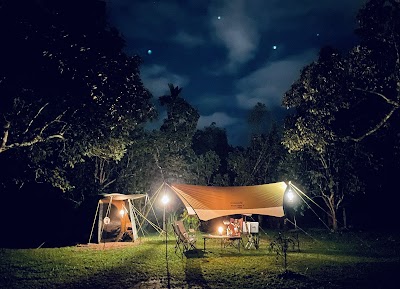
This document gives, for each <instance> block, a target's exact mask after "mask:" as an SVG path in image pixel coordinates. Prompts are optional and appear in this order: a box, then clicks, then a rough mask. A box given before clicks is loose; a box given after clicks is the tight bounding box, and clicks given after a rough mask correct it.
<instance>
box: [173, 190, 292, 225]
mask: <svg viewBox="0 0 400 289" xmlns="http://www.w3.org/2000/svg"><path fill="white" fill-rule="evenodd" d="M170 188H171V189H172V190H173V191H174V192H175V193H176V194H177V195H178V197H179V198H180V199H181V200H182V202H183V204H184V205H185V206H186V209H187V210H188V213H189V214H191V215H193V214H197V216H198V217H199V219H200V220H203V221H207V220H210V219H214V218H217V217H222V216H228V215H235V214H260V215H269V216H275V217H282V216H283V215H284V212H283V195H284V193H285V191H286V188H287V185H286V183H284V182H279V183H272V184H265V185H258V186H242V187H210V186H195V185H186V184H172V185H171V186H170Z"/></svg>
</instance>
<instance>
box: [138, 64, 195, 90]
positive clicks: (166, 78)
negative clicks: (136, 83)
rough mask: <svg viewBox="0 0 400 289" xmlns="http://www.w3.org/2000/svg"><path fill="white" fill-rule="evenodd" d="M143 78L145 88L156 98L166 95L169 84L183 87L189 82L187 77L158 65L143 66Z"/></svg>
mask: <svg viewBox="0 0 400 289" xmlns="http://www.w3.org/2000/svg"><path fill="white" fill-rule="evenodd" d="M141 78H142V80H143V83H144V85H145V87H146V88H147V89H149V90H150V91H151V93H152V94H153V95H154V96H155V97H159V96H161V95H164V94H165V93H167V92H168V91H169V88H168V83H172V84H173V85H175V86H179V87H182V86H185V85H186V84H187V83H188V82H189V79H188V78H187V77H185V76H181V75H178V74H175V73H172V72H170V71H168V70H167V68H166V67H165V66H161V65H156V64H153V65H151V66H143V67H142V68H141Z"/></svg>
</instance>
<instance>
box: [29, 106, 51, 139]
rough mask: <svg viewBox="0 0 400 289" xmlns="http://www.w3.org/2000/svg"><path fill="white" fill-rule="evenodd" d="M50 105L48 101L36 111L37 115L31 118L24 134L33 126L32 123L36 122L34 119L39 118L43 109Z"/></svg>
mask: <svg viewBox="0 0 400 289" xmlns="http://www.w3.org/2000/svg"><path fill="white" fill-rule="evenodd" d="M48 105H49V103H46V104H45V105H43V106H42V107H41V108H40V109H39V110H38V112H37V113H36V115H35V116H34V117H33V118H32V119H31V121H30V122H29V124H28V126H27V128H26V130H25V131H24V132H23V134H26V133H27V132H28V130H29V128H30V127H31V126H32V123H33V122H34V120H35V119H37V118H38V116H39V114H41V113H42V111H43V109H45V107H46V106H48Z"/></svg>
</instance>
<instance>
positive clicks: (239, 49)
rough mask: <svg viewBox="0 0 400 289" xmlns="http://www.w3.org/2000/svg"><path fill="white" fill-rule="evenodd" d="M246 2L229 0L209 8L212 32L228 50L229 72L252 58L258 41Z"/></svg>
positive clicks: (255, 28) (255, 27)
mask: <svg viewBox="0 0 400 289" xmlns="http://www.w3.org/2000/svg"><path fill="white" fill-rule="evenodd" d="M246 4H247V1H245V0H229V1H224V4H223V6H222V7H212V8H211V10H210V14H211V16H210V17H211V19H212V20H211V27H212V33H213V35H214V37H215V38H216V39H217V41H218V42H220V43H222V44H223V45H224V46H225V48H226V49H227V50H228V64H227V66H226V69H227V70H228V71H229V72H234V71H236V70H237V69H238V68H239V66H240V65H242V64H244V63H246V62H248V61H249V60H250V59H252V58H253V57H254V56H255V53H256V50H257V46H258V43H259V38H260V35H259V33H258V30H257V26H256V23H255V22H254V21H253V20H252V19H251V17H249V16H248V15H247V14H246V9H245V8H246ZM219 17H220V19H218V18H219Z"/></svg>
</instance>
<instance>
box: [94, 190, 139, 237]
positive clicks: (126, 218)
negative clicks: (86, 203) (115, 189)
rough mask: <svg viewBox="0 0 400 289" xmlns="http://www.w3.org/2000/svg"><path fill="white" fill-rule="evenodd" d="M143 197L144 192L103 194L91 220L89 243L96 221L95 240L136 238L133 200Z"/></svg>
mask: <svg viewBox="0 0 400 289" xmlns="http://www.w3.org/2000/svg"><path fill="white" fill-rule="evenodd" d="M139 199H145V200H147V195H146V194H133V195H124V194H118V193H113V194H105V195H103V198H102V199H100V200H99V202H98V205H97V210H96V214H95V217H94V220H93V226H92V231H91V233H90V237H89V243H90V242H91V239H92V237H93V231H94V229H95V224H96V223H97V241H98V243H101V242H116V241H122V240H131V241H135V240H136V239H137V238H138V232H137V228H136V214H135V207H134V200H139Z"/></svg>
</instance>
